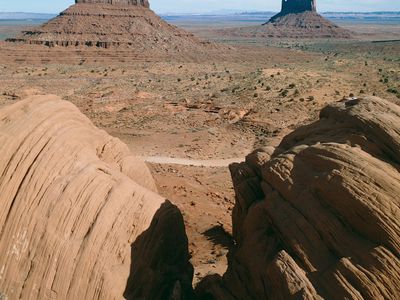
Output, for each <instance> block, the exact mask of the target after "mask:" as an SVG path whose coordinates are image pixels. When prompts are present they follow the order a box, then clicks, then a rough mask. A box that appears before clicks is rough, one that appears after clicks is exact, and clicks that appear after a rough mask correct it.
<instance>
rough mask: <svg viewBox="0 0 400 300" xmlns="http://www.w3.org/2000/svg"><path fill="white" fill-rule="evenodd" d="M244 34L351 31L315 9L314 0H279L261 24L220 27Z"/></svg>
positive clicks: (335, 35)
mask: <svg viewBox="0 0 400 300" xmlns="http://www.w3.org/2000/svg"><path fill="white" fill-rule="evenodd" d="M223 31H226V32H227V33H229V34H231V35H233V36H237V37H245V38H273V37H277V38H344V39H347V38H350V37H351V32H350V31H348V30H346V29H343V28H341V27H339V26H337V25H336V24H334V23H332V22H330V21H329V20H327V19H325V18H324V17H322V16H321V15H320V14H318V13H317V4H316V0H282V10H281V12H280V13H278V14H277V15H275V16H273V17H272V18H271V19H270V20H269V21H268V22H267V23H265V24H263V25H261V26H249V27H242V28H234V29H226V30H223Z"/></svg>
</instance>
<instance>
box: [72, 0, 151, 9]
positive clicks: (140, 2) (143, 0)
mask: <svg viewBox="0 0 400 300" xmlns="http://www.w3.org/2000/svg"><path fill="white" fill-rule="evenodd" d="M75 3H77V4H78V3H92V4H114V5H137V6H144V7H150V4H149V1H148V0H75Z"/></svg>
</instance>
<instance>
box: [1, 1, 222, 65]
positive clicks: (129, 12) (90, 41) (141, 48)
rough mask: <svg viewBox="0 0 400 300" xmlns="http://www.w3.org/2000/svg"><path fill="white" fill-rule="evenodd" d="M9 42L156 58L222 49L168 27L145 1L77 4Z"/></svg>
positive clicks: (82, 2) (180, 30) (198, 53)
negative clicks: (121, 51) (122, 52)
mask: <svg viewBox="0 0 400 300" xmlns="http://www.w3.org/2000/svg"><path fill="white" fill-rule="evenodd" d="M110 3H112V4H110ZM7 41H8V42H12V43H21V44H30V45H44V46H47V47H50V48H53V47H55V46H60V47H70V48H73V49H75V48H78V49H86V48H88V47H90V48H92V47H94V48H101V49H103V48H105V49H108V48H113V49H125V50H131V51H134V52H136V53H137V54H138V55H145V56H152V57H159V56H165V55H167V54H180V53H189V54H193V55H194V56H196V55H197V56H198V55H201V54H203V53H204V52H207V51H209V50H213V49H216V48H218V47H217V46H216V45H215V44H212V43H209V42H204V41H201V40H200V39H198V38H196V37H194V36H193V34H191V33H188V32H186V31H184V30H182V29H179V28H177V27H175V26H172V25H170V24H168V23H167V22H165V21H164V20H162V19H161V18H160V17H159V16H157V15H156V14H155V13H154V12H153V11H152V10H150V9H149V3H148V2H147V1H145V0H142V1H136V0H135V1H122V0H121V1H110V0H82V1H77V4H75V5H72V6H71V7H69V8H68V9H66V10H65V11H63V12H61V13H60V15H59V16H57V17H56V18H54V19H52V20H50V21H48V22H47V23H45V24H43V25H41V26H39V27H35V28H32V29H30V30H26V31H23V32H22V33H21V34H20V35H18V36H16V37H15V38H10V39H8V40H7Z"/></svg>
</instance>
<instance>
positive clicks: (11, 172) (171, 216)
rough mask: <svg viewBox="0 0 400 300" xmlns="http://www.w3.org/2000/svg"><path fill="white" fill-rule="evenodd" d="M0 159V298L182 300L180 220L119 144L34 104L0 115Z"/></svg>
mask: <svg viewBox="0 0 400 300" xmlns="http://www.w3.org/2000/svg"><path fill="white" fill-rule="evenodd" d="M0 153H1V156H0V195H1V201H0V229H1V231H0V253H1V255H0V292H1V293H0V295H2V296H3V297H5V298H6V299H121V298H122V297H123V296H125V297H126V298H130V299H142V298H143V299H168V297H169V296H170V295H176V294H178V295H179V297H182V299H185V297H189V299H190V297H191V294H190V293H191V280H192V276H193V274H192V272H193V271H192V267H191V265H190V264H189V263H188V260H189V253H188V245H187V238H186V235H185V229H184V223H183V218H182V215H181V214H180V212H179V210H178V209H177V208H176V207H175V206H173V205H172V204H171V203H169V202H168V201H166V200H165V199H163V198H161V197H160V196H159V195H157V193H156V190H155V184H154V181H153V179H152V176H151V174H150V172H149V170H148V168H147V166H146V165H145V163H143V162H142V161H140V160H138V159H137V158H135V157H134V156H132V154H130V152H129V151H128V148H127V146H125V145H124V144H122V143H121V142H120V141H119V140H118V139H115V138H112V137H111V136H109V135H108V134H106V133H105V132H104V131H101V130H99V129H97V128H95V127H94V126H93V125H92V123H91V122H90V121H89V120H88V119H87V118H86V117H85V116H83V115H82V114H81V113H80V112H79V110H78V109H77V108H76V107H75V106H73V105H72V104H71V103H69V102H67V101H62V100H60V99H59V98H57V97H55V96H36V97H32V98H29V99H26V100H24V101H21V102H18V103H16V104H14V105H12V106H8V107H5V108H3V109H2V110H1V111H0ZM137 274H140V276H139V278H138V275H137ZM177 299H181V298H177Z"/></svg>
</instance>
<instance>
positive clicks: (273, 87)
mask: <svg viewBox="0 0 400 300" xmlns="http://www.w3.org/2000/svg"><path fill="white" fill-rule="evenodd" d="M184 25H185V24H182V26H183V27H185V26H184ZM186 28H187V29H189V30H192V31H193V32H195V33H196V34H198V35H200V36H201V37H203V38H209V39H213V40H218V41H223V42H224V43H226V44H229V45H231V46H232V53H234V55H233V56H232V57H229V55H225V56H224V57H213V56H211V57H209V59H207V60H204V59H202V60H197V61H195V60H189V61H185V60H182V59H179V60H174V59H169V60H152V59H151V57H149V58H148V59H138V60H135V59H132V58H130V57H129V56H123V55H122V56H121V57H118V55H119V54H118V53H117V54H115V53H114V54H113V53H111V54H110V52H109V51H110V50H104V51H100V50H99V51H98V52H96V51H94V50H90V51H93V52H92V53H91V59H81V60H79V59H72V58H71V61H70V62H68V59H66V60H64V61H62V63H59V62H56V60H43V59H42V58H41V59H39V58H38V57H37V55H38V54H37V53H36V52H35V51H32V50H30V48H24V47H21V52H20V53H19V56H18V58H15V59H13V56H12V55H10V51H12V50H10V47H9V46H8V45H6V44H5V43H1V47H0V54H1V52H3V53H2V54H1V58H0V70H1V71H0V107H2V106H5V105H9V104H11V103H14V102H15V101H18V100H20V99H22V98H24V97H25V96H27V95H32V94H49V93H51V94H57V95H60V96H61V97H63V99H65V100H68V101H71V102H73V103H74V104H76V105H77V106H78V107H79V108H80V110H81V111H82V112H83V113H84V114H85V115H87V116H88V117H89V118H90V119H91V120H92V121H93V123H94V124H95V125H96V126H98V127H100V128H102V129H104V130H106V131H107V132H108V133H110V134H111V135H113V136H116V137H118V138H120V139H121V140H122V141H124V142H125V143H126V144H127V145H128V146H129V147H130V148H131V150H132V152H133V153H136V154H138V155H139V156H142V157H143V158H145V159H146V160H148V161H149V165H150V167H151V170H152V172H153V174H154V177H155V180H156V183H157V185H158V189H159V192H160V194H161V195H163V196H165V197H166V198H168V199H170V200H171V201H172V202H173V203H175V204H176V205H177V206H178V207H179V208H180V209H181V210H182V212H183V214H184V218H185V222H186V228H187V231H188V232H187V233H188V236H189V243H190V250H191V253H192V263H193V265H194V267H195V281H196V282H197V281H198V280H199V279H201V278H202V277H204V276H205V275H206V274H208V273H215V272H217V273H220V274H222V273H223V272H224V271H225V269H226V265H227V262H226V253H227V252H228V249H229V247H230V246H231V245H232V243H233V241H232V238H231V235H230V234H231V230H232V228H231V217H230V216H231V211H232V207H233V205H234V191H233V188H232V184H231V180H230V174H229V169H228V165H229V164H230V163H232V162H235V161H241V160H243V159H244V157H245V156H246V155H247V154H248V153H250V152H251V151H252V150H254V149H255V148H257V147H262V146H265V145H277V144H278V143H279V141H280V138H281V137H282V136H283V135H284V134H287V133H288V132H290V131H291V130H293V129H294V128H297V127H299V126H301V125H303V124H306V123H309V122H311V121H312V120H315V119H316V118H317V116H318V113H319V111H320V109H321V108H322V107H323V106H324V105H326V104H327V103H329V102H332V101H340V100H342V99H343V98H346V97H362V96H363V95H377V96H379V97H382V98H386V99H389V100H391V101H393V102H399V103H400V99H399V98H400V80H399V79H400V42H398V41H392V42H376V41H379V40H382V39H392V40H396V39H400V37H399V35H398V33H397V36H396V32H398V31H397V30H398V29H399V27H398V26H394V25H393V26H390V25H385V26H379V25H374V26H361V25H357V26H356V25H352V24H349V25H348V28H350V29H351V30H353V31H354V32H357V34H358V37H357V38H356V39H354V40H346V41H343V40H318V41H291V40H268V41H265V40H235V39H232V38H230V37H226V36H219V35H218V32H216V31H213V30H212V28H211V26H210V25H209V24H208V25H207V26H206V25H205V24H201V23H196V24H194V25H193V24H192V25H190V26H189V25H187V26H186ZM14 29H15V28H14ZM14 29H13V30H14ZM62 51H68V49H65V50H62ZM107 51H108V52H107ZM61 53H62V52H61ZM98 53H101V55H102V57H103V58H102V59H98V60H96V59H95V57H96V55H97V54H98ZM109 54H110V55H109ZM76 57H79V55H77V56H76ZM76 57H75V56H74V58H76Z"/></svg>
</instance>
